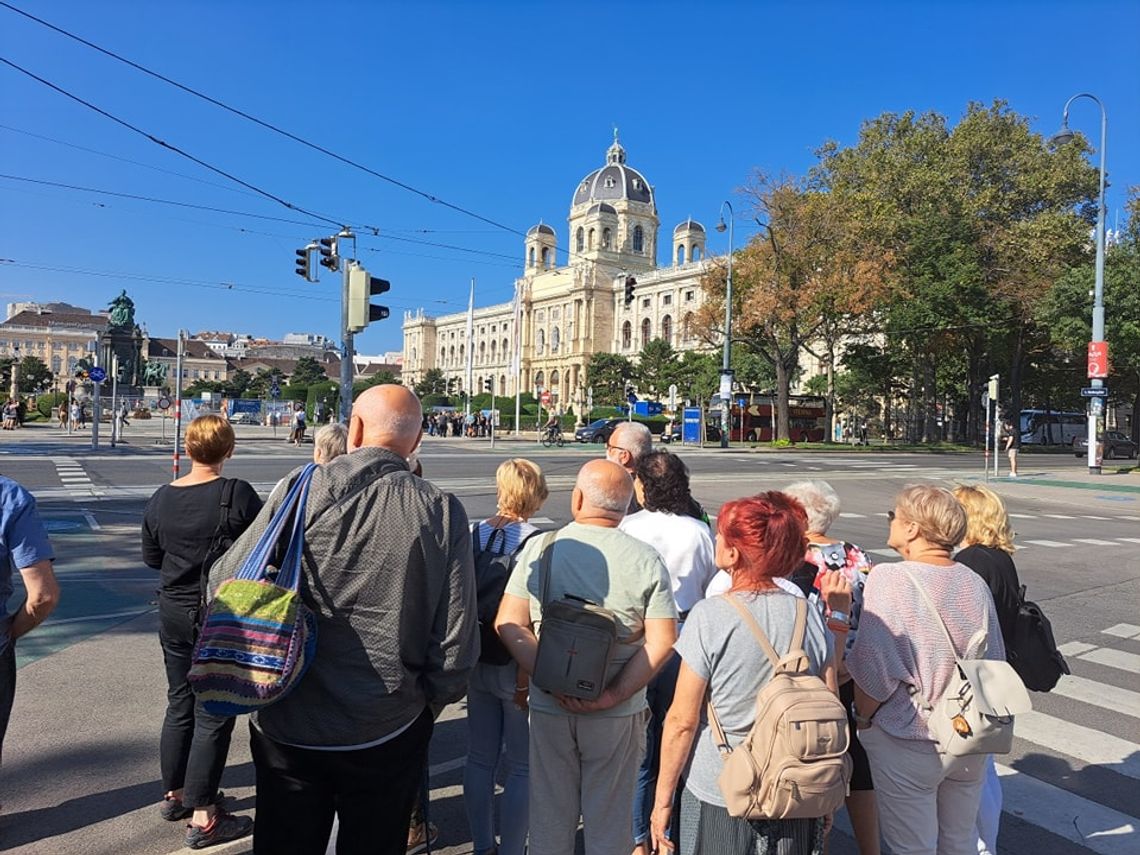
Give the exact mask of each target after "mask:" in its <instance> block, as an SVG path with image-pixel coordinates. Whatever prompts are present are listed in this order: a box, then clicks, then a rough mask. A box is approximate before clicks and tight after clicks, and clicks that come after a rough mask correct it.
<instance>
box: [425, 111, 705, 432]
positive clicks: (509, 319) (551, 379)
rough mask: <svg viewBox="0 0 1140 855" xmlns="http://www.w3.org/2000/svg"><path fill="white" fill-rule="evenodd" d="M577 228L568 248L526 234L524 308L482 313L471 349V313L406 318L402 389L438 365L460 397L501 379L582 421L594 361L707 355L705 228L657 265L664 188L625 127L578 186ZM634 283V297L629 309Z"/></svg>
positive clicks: (549, 235) (572, 223) (695, 227)
mask: <svg viewBox="0 0 1140 855" xmlns="http://www.w3.org/2000/svg"><path fill="white" fill-rule="evenodd" d="M567 224H568V231H567V242H566V244H565V248H563V249H561V250H560V249H559V246H558V235H557V233H556V231H555V229H554V228H553V227H552V226H550V225H548V224H547V223H545V222H542V221H540V222H539V223H537V224H536V225H534V226H532V227H531V228H530V229H528V230H527V233H526V238H525V241H524V247H523V273H522V276H520V277H519V278H518V279H516V280H515V293H516V295H517V299H516V300H515V301H512V302H509V303H501V304H498V305H494V306H485V307H477V308H476V309H475V311H474V323H473V327H474V330H473V335H472V336H471V340H470V342H468V336H467V313H466V312H457V313H454V314H450V315H443V316H438V317H431V316H428V315H426V314H424V311H423V309H419V310H417V311H415V312H406V313H405V314H404V327H403V330H404V365H403V378H404V379H403V382H404V383H405V384H408V385H412V384H414V383H416V382H418V381H419V380H420V379H421V378H422V377H423V375H424V374H425V373H426V372H427V371H429V370H430V369H432V368H439V369H441V370H442V371H443V373H444V375H445V377H447V378H448V379H449V380H450V379H454V380H455V381H456V386H457V388H458V389H459V390H460V391H462V390H465V389H467V388H468V384H470V387H471V390H472V391H473V392H478V391H481V390H482V389H484V388H485V386H484V384H485V381H486V380H487V379H488V378H491V380H492V382H493V383H494V388H495V393H496V394H497V395H500V396H513V395H514V394H515V390H516V388H517V389H520V390H522V391H529V392H543V391H546V392H549V393H550V396H551V402H552V406H553V407H554V408H555V409H557V410H559V411H562V412H565V411H566V410H568V409H570V408H573V410H574V411H575V412H576V413H579V414H581V413H582V412H583V410H584V409H585V401H586V389H587V388H588V386H589V383H588V379H587V378H586V375H585V366H586V364H587V362H588V360H589V358H590V355H591V354H593V353H596V352H599V351H601V352H609V353H618V354H621V355H623V356H626V357H629V358H631V359H633V358H636V357H637V355H638V353H640V351H641V349H642V348H643V347H644V346H645V344H647V343H648V342H649V341H650V340H652V339H655V338H664V339H666V340H667V341H669V342H670V343H671V344H672V345H673V347H674V348H676V349H677V350H691V349H695V348H698V347H704V346H705V345H704V344H703V343H702V342H700V341H699V340H698V339H697V338H696V337H695V335H693V333H692V324H691V321H692V314H693V312H695V311H696V309H697V307H698V306H699V305H700V300H701V289H700V278H701V275H702V274H703V273H704V271H705V267H706V265H707V264H708V263H709V262H708V260H707V257H706V253H705V228H704V226H702V225H701V224H700V223H698V222H697V221H695V220H693V219H692V218H691V217H690V218H689V219H687V220H686V221H685V222H682V223H680V224H678V225H677V227H676V228H675V229H674V230H673V245H672V253H671V255H670V257H669V263H668V265H667V266H665V267H659V266H658V263H657V253H658V243H657V238H658V229H659V226H660V220H659V219H658V216H657V201H656V191H655V189H654V187H653V185H652V184H651V183H650V182H649V180H648V179H647V178H646V176H645V175H644V174H643V173H642V172H640V171H638V170H637V169H635V168H634V167H632V166H630V165H629V164H628V163H627V161H626V150H625V147H624V146H623V145H622V144H621V141H620V140H619V139H618V135H617V131H616V130H615V131H614V138H613V142H612V144H611V145H610V146H609V148H608V149H607V150H606V154H605V162H604V163H603V164H602V165H601V166H599V167H598V168H596V169H594V170H592V171H591V172H590V173H588V174H587V175H586V176H585V177H584V178H583V179H582V180H581V181H579V182H578V184H577V186H576V187H575V188H574V192H573V194H572V196H571V199H570V212H569V216H568V217H567ZM559 253H561V255H560V254H559ZM559 258H561V259H563V263H562V264H561V265H559V264H558V259H559ZM629 277H633V279H634V297H633V300H632V301H631V302H629V303H627V302H626V300H625V293H626V288H625V286H626V281H627V279H628V278H629ZM476 298H478V294H476ZM468 349H470V357H471V365H470V376H469V375H468ZM516 352H517V357H518V358H517V360H516Z"/></svg>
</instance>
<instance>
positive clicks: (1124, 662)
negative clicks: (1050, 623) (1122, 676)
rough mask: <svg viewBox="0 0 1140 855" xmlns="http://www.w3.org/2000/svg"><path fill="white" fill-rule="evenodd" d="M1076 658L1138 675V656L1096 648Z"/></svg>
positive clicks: (1139, 661) (1139, 754)
mask: <svg viewBox="0 0 1140 855" xmlns="http://www.w3.org/2000/svg"><path fill="white" fill-rule="evenodd" d="M1077 658H1078V659H1083V660H1084V661H1085V662H1093V663H1095V664H1097V665H1107V666H1108V667H1109V668H1119V669H1120V670H1121V671H1127V672H1129V673H1130V674H1140V655H1137V654H1135V653H1126V652H1125V651H1123V650H1112V649H1111V648H1107V647H1097V648H1094V649H1092V650H1090V651H1089V652H1088V653H1081V654H1080V655H1079V656H1078V657H1077ZM1137 756H1140V752H1137Z"/></svg>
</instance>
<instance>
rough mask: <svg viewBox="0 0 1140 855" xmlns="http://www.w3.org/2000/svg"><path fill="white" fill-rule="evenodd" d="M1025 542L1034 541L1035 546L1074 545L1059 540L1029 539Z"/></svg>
mask: <svg viewBox="0 0 1140 855" xmlns="http://www.w3.org/2000/svg"><path fill="white" fill-rule="evenodd" d="M1025 542H1026V543H1032V544H1033V545H1034V546H1052V547H1054V548H1056V547H1062V546H1072V545H1073V544H1071V543H1061V541H1059V540H1027V541H1025Z"/></svg>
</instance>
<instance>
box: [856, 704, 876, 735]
mask: <svg viewBox="0 0 1140 855" xmlns="http://www.w3.org/2000/svg"><path fill="white" fill-rule="evenodd" d="M874 717H875V714H874V713H871V714H870V715H859V710H858V709H857V708H856V707H855V702H854V701H852V702H851V718H853V719H855V727H857V728H860V729H862V728H864V727H870V726H871V719H873V718H874Z"/></svg>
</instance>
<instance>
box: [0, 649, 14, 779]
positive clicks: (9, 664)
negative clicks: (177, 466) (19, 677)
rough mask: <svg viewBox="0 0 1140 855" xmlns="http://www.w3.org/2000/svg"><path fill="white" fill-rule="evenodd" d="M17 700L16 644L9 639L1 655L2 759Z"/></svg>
mask: <svg viewBox="0 0 1140 855" xmlns="http://www.w3.org/2000/svg"><path fill="white" fill-rule="evenodd" d="M15 700H16V642H15V641H13V640H12V639H10V638H9V639H8V646H7V647H6V648H5V649H4V652H3V653H0V759H2V758H3V756H4V734H5V733H7V732H8V719H9V718H10V717H11V715H12V702H13V701H15Z"/></svg>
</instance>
